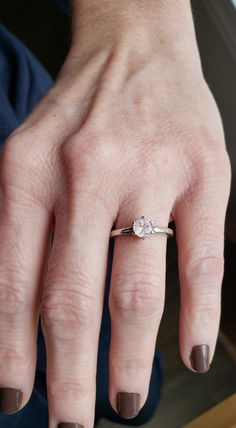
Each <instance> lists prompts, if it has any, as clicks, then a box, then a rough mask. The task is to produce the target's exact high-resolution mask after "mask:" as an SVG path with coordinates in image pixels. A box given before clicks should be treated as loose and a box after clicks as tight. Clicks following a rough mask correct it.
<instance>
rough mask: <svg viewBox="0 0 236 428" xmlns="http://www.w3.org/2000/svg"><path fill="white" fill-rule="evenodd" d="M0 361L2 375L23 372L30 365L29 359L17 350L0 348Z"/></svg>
mask: <svg viewBox="0 0 236 428" xmlns="http://www.w3.org/2000/svg"><path fill="white" fill-rule="evenodd" d="M0 360H1V370H2V372H3V373H4V372H6V373H8V372H10V373H12V372H14V371H15V370H17V371H18V370H25V369H27V367H28V366H29V365H30V359H29V358H27V357H26V355H25V354H23V353H22V351H20V350H17V349H11V348H0Z"/></svg>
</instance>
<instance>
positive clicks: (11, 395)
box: [0, 388, 23, 415]
mask: <svg viewBox="0 0 236 428" xmlns="http://www.w3.org/2000/svg"><path fill="white" fill-rule="evenodd" d="M22 397H23V393H22V391H21V390H20V389H15V388H0V412H2V413H5V414H6V415H10V414H11V413H15V412H17V411H18V410H19V409H20V407H21V403H22Z"/></svg>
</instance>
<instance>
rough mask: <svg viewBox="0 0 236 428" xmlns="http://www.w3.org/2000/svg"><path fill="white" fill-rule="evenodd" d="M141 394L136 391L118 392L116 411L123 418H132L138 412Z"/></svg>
mask: <svg viewBox="0 0 236 428" xmlns="http://www.w3.org/2000/svg"><path fill="white" fill-rule="evenodd" d="M140 401H141V395H140V394H138V393H136V392H118V394H117V411H118V413H119V415H120V416H121V417H122V418H124V419H132V418H134V417H135V416H137V414H138V413H139V410H140Z"/></svg>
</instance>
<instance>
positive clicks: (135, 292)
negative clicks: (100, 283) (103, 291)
mask: <svg viewBox="0 0 236 428" xmlns="http://www.w3.org/2000/svg"><path fill="white" fill-rule="evenodd" d="M156 279H157V278H156V277H155V276H154V275H153V276H151V275H150V273H149V274H148V275H146V276H145V277H143V278H142V277H138V278H137V277H135V276H134V275H132V277H129V278H127V277H126V278H124V277H122V276H120V275H118V276H117V277H116V278H113V283H112V287H111V292H110V297H109V306H110V309H111V310H112V313H113V315H114V316H116V315H117V316H118V317H121V318H128V319H130V318H131V319H132V318H133V321H134V322H135V320H138V319H142V318H148V317H154V316H155V317H160V316H161V314H162V311H163V305H164V303H163V300H164V297H163V293H162V292H161V291H160V287H159V286H158V282H157V281H156Z"/></svg>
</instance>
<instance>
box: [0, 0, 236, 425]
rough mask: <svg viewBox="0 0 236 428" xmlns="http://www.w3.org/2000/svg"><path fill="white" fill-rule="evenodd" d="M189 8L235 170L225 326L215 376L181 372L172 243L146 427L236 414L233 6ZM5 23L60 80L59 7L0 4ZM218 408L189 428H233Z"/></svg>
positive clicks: (46, 0) (62, 33) (207, 3)
mask: <svg viewBox="0 0 236 428" xmlns="http://www.w3.org/2000/svg"><path fill="white" fill-rule="evenodd" d="M192 7H193V14H194V21H195V26H196V32H197V39H198V44H199V49H200V54H201V58H202V64H203V71H204V74H205V77H206V80H207V82H208V84H209V86H210V88H211V90H212V92H213V93H214V96H215V98H216V101H217V103H218V106H219V109H220V112H221V115H222V119H223V123H224V129H225V136H226V144H227V150H228V152H229V155H230V159H231V164H232V191H231V196H230V202H229V207H228V211H227V219H226V233H225V275H224V281H223V282H224V284H223V296H222V302H223V306H222V307H223V309H222V320H221V328H220V334H219V340H218V345H217V349H216V354H215V359H214V362H213V364H212V367H211V370H210V371H209V372H208V373H207V374H205V375H204V376H201V375H195V374H193V373H190V372H189V371H187V369H186V368H185V367H184V366H183V363H182V362H181V360H180V356H179V350H178V308H179V282H178V272H177V249H176V245H175V241H174V240H170V241H169V242H168V245H169V247H168V255H167V298H166V305H165V312H164V318H163V321H162V323H161V329H160V332H159V335H158V347H159V349H160V350H161V353H162V355H163V359H164V364H165V385H164V390H163V395H162V399H161V403H160V406H159V408H158V410H157V412H156V414H155V415H154V418H153V419H152V421H150V422H149V423H148V424H146V425H145V426H146V427H147V428H157V427H160V428H180V427H183V426H185V424H188V423H189V422H190V421H192V420H193V419H195V418H197V417H199V415H201V414H202V413H204V412H205V411H207V410H208V409H211V408H212V407H214V406H215V405H217V404H219V403H222V401H223V400H224V399H226V398H228V397H231V399H230V400H231V401H229V402H230V408H234V409H236V399H235V396H233V397H232V394H234V393H236V0H232V1H231V0H195V1H192ZM0 21H1V23H2V24H3V25H5V26H6V27H7V28H8V29H9V30H10V31H12V32H13V33H14V34H15V35H16V36H18V37H19V38H20V39H21V40H22V41H23V42H24V43H25V44H26V45H27V46H28V48H29V49H30V50H31V51H33V53H34V54H35V55H36V56H37V58H38V59H39V60H40V61H41V62H42V64H43V65H44V66H45V67H46V69H47V70H48V71H49V72H50V73H51V75H52V76H53V77H54V78H56V76H57V73H58V71H59V69H60V67H61V65H62V63H63V61H64V59H65V56H66V53H67V51H68V48H69V44H70V37H71V30H70V17H69V16H68V15H66V14H65V13H63V12H62V11H61V10H60V9H59V8H57V7H56V5H55V2H53V0H40V2H38V1H32V0H21V1H17V0H1V5H0ZM232 400H235V401H232ZM229 402H228V403H229ZM224 406H225V407H224ZM219 409H220V410H218V413H216V415H217V416H213V418H215V419H214V422H212V421H213V419H212V420H211V419H209V414H208V419H205V422H204V420H203V419H197V420H196V422H194V423H192V424H189V425H187V426H188V427H189V428H190V427H191V428H198V427H199V428H205V427H206V428H230V427H231V428H232V427H233V426H234V427H235V426H236V414H235V413H234V416H232V421H233V423H235V425H233V423H231V420H230V419H229V418H228V422H225V418H224V413H227V414H230V410H228V407H227V402H226V404H225V403H223V407H219ZM222 415H223V416H222ZM234 417H235V419H234V420H233V418H234ZM206 421H208V422H206ZM209 421H210V422H209ZM227 423H228V424H227ZM122 426H123V425H122ZM105 427H106V428H108V427H109V428H111V427H114V428H115V427H118V425H115V424H112V423H111V422H107V421H101V422H100V424H99V428H105ZM22 428H23V427H22Z"/></svg>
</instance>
